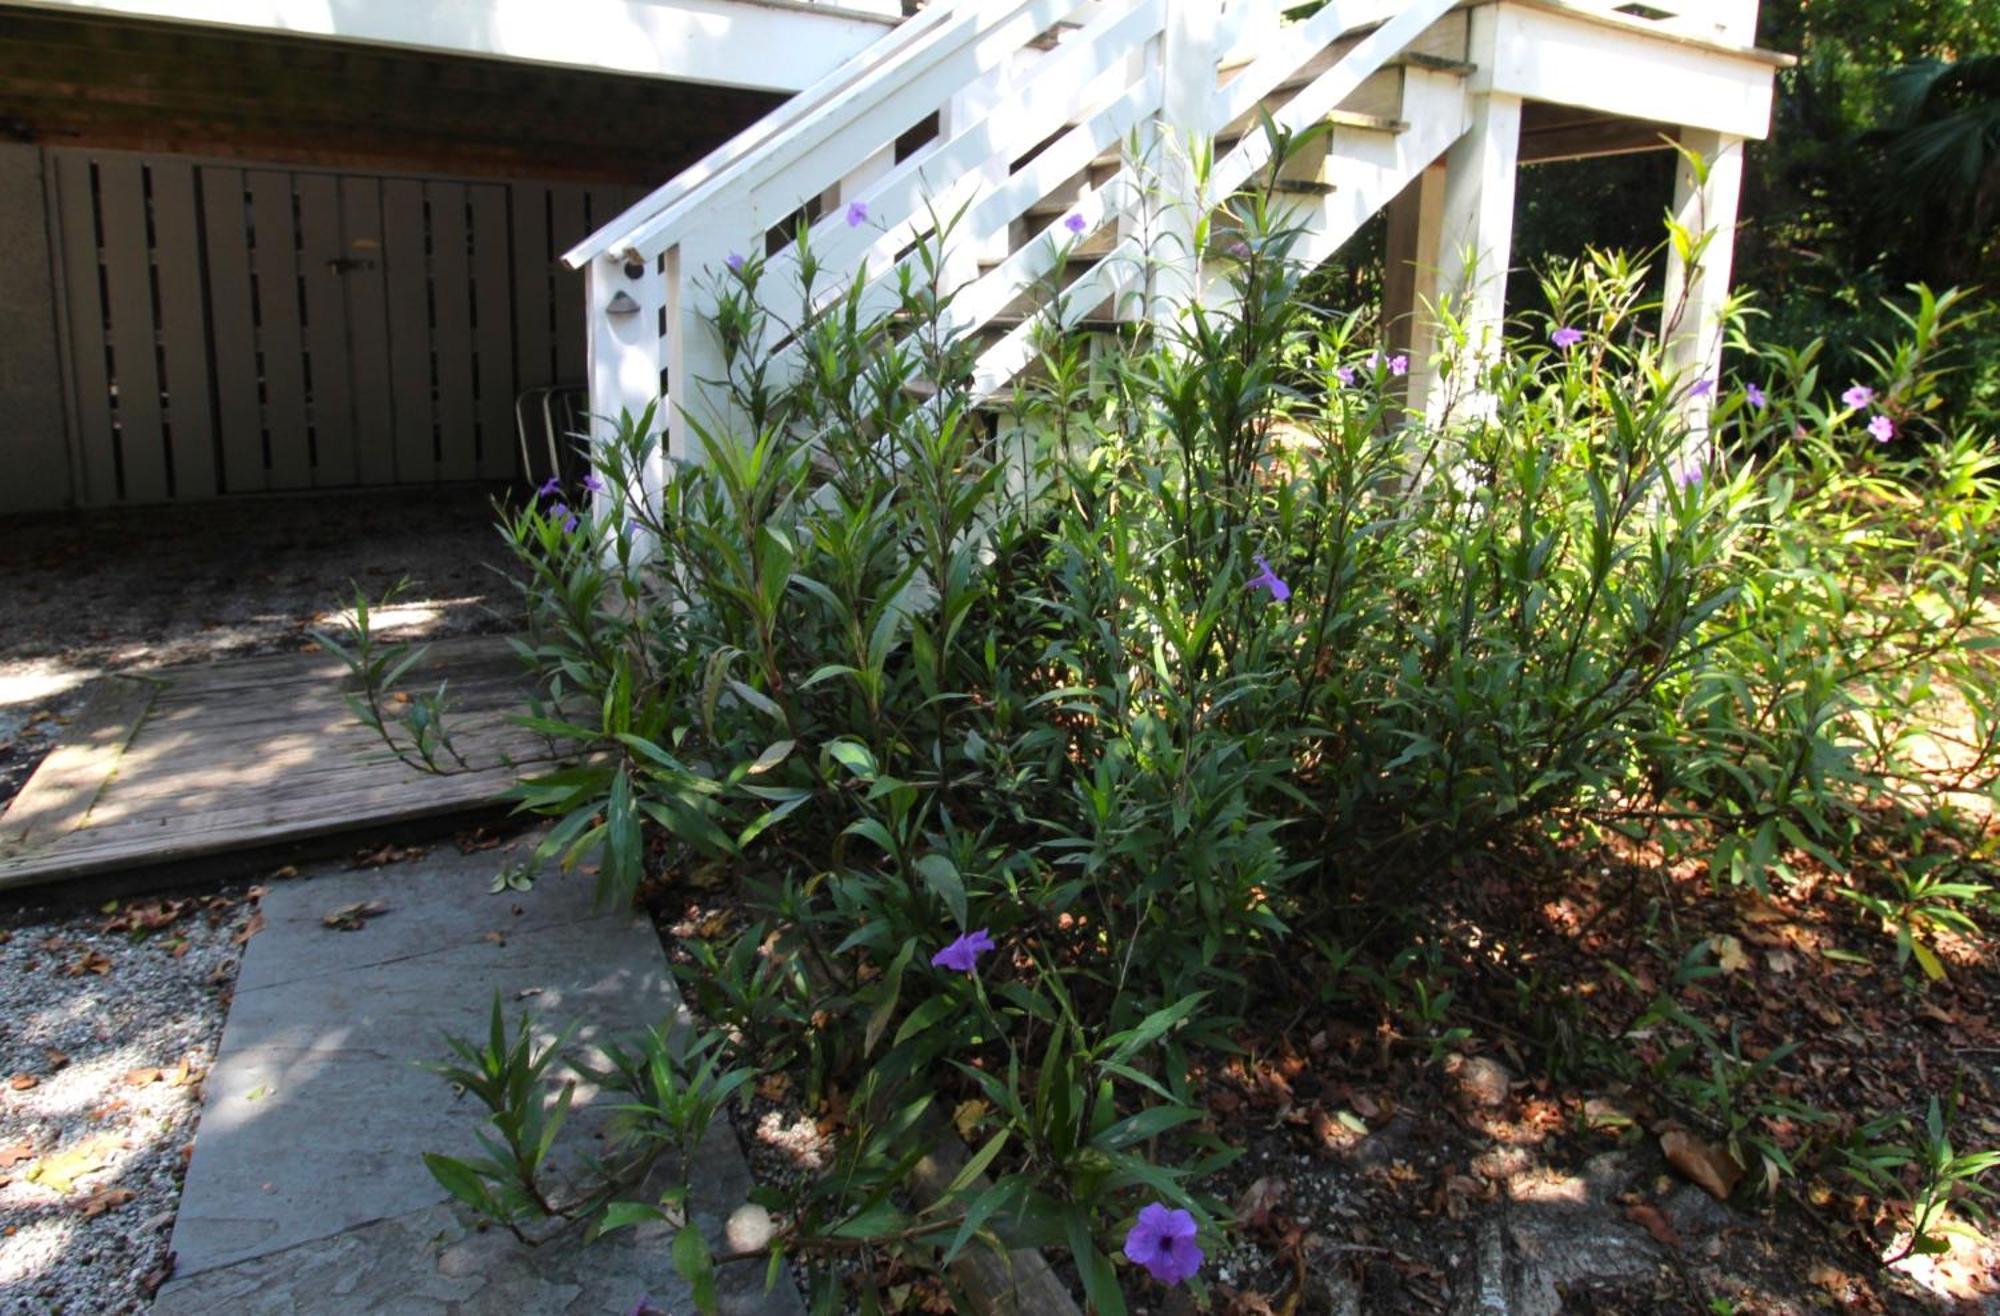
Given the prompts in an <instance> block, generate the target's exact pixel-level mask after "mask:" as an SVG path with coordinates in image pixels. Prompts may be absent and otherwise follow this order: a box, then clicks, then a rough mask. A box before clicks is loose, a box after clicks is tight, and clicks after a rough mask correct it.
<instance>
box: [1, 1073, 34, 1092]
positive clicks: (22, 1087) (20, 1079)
mask: <svg viewBox="0 0 2000 1316" xmlns="http://www.w3.org/2000/svg"><path fill="white" fill-rule="evenodd" d="M41 1081H42V1080H40V1079H39V1078H36V1077H35V1076H34V1075H33V1074H16V1075H14V1077H12V1078H10V1079H8V1080H7V1086H8V1087H10V1088H12V1089H14V1090H15V1091H16V1092H26V1091H27V1090H28V1089H29V1088H31V1087H33V1086H35V1084H37V1083H39V1082H41Z"/></svg>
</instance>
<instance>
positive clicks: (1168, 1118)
mask: <svg viewBox="0 0 2000 1316" xmlns="http://www.w3.org/2000/svg"><path fill="white" fill-rule="evenodd" d="M1200 1113H1201V1112H1199V1111H1195V1110H1190V1109H1188V1108H1187V1107H1185V1106H1154V1107H1152V1108H1151V1109H1150V1110H1142V1111H1140V1112H1139V1113H1138V1114H1137V1115H1130V1116H1127V1117H1126V1118H1124V1119H1122V1120H1119V1121H1118V1122H1117V1123H1116V1124H1113V1125H1112V1126H1111V1127H1110V1128H1108V1129H1106V1130H1104V1132H1102V1133H1100V1134H1098V1135H1097V1136H1096V1137H1095V1138H1092V1139H1091V1140H1090V1143H1091V1146H1093V1147H1097V1148H1100V1149H1102V1150H1105V1151H1116V1150H1117V1149H1118V1148H1120V1147H1129V1146H1131V1145H1132V1144H1133V1143H1135V1142H1144V1141H1145V1140H1146V1139H1148V1138H1153V1137H1157V1136H1159V1135H1160V1134H1162V1133H1165V1132H1166V1131H1167V1130H1168V1129H1171V1128H1177V1127H1179V1126H1180V1125H1182V1124H1185V1123H1187V1122H1188V1121H1189V1120H1191V1119H1195V1118H1197V1117H1198V1116H1199V1115H1200Z"/></svg>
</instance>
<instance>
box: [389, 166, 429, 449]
mask: <svg viewBox="0 0 2000 1316" xmlns="http://www.w3.org/2000/svg"><path fill="white" fill-rule="evenodd" d="M382 238H383V274H384V277H385V278H386V280H387V285H386V286H387V294H388V306H389V382H390V393H391V396H392V397H393V398H394V400H395V416H396V424H395V436H396V479H397V480H399V481H402V482H405V483H419V482H422V481H428V480H435V479H436V478H437V448H436V442H435V437H434V434H433V429H432V402H431V398H432V385H433V380H432V376H431V307H430V264H429V259H428V256H427V255H426V252H425V245H426V243H425V219H424V185H423V184H422V183H419V182H415V181H413V180H410V179H403V178H397V179H390V180H388V181H387V182H384V183H383V184H382Z"/></svg>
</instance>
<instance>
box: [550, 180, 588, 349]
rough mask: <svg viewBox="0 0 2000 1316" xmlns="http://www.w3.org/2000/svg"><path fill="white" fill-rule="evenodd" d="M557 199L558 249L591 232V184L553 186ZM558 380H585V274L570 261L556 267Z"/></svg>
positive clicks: (553, 241)
mask: <svg viewBox="0 0 2000 1316" xmlns="http://www.w3.org/2000/svg"><path fill="white" fill-rule="evenodd" d="M549 190H550V193H551V195H552V196H553V197H554V199H555V207H554V216H555V221H554V223H553V224H552V225H551V229H552V231H551V233H550V235H549V236H550V239H551V245H552V246H553V247H554V248H555V250H556V251H558V252H563V251H567V250H569V249H570V248H571V247H572V246H574V245H576V244H577V243H579V242H581V241H583V240H584V239H585V238H587V237H589V236H590V219H589V216H588V215H587V214H586V213H585V209H584V207H585V205H586V204H587V203H586V201H585V193H586V192H587V191H588V189H587V188H584V187H581V186H578V185H576V184H573V183H560V184H557V185H556V186H555V187H553V188H551V189H549ZM554 296H555V310H556V380H555V382H556V383H558V384H576V383H581V382H582V380H583V369H584V349H585V347H586V346H587V344H586V343H585V342H584V337H583V275H582V274H581V273H580V272H578V271H576V270H573V269H570V268H569V267H568V266H567V265H558V266H557V267H556V278H555V291H554Z"/></svg>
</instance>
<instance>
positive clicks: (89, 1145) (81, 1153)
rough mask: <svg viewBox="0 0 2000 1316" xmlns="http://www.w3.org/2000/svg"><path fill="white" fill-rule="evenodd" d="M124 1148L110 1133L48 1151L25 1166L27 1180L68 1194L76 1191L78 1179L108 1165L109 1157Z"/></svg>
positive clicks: (52, 1190)
mask: <svg viewBox="0 0 2000 1316" xmlns="http://www.w3.org/2000/svg"><path fill="white" fill-rule="evenodd" d="M123 1145H124V1144H123V1142H122V1141H120V1139H119V1138H118V1137H117V1136H115V1135H113V1134H109V1133H103V1134H99V1135H98V1136H97V1137H95V1138H86V1139H85V1140H84V1141H82V1142H80V1143H77V1144H76V1145H75V1146H73V1147H65V1148H62V1149H61V1150H59V1151H54V1152H51V1153H49V1154H48V1155H47V1156H44V1157H42V1159H40V1160H39V1161H36V1162H35V1163H34V1164H33V1165H31V1166H29V1167H28V1173H27V1176H26V1177H27V1180H28V1182H30V1183H38V1184H40V1185H42V1187H44V1188H47V1189H49V1190H50V1191H51V1192H57V1193H63V1194H65V1195H67V1194H69V1193H72V1192H74V1191H76V1181H77V1180H78V1179H81V1178H83V1177H84V1176H85V1175H87V1174H95V1173H97V1172H98V1171H99V1170H101V1169H103V1168H104V1167H105V1166H107V1165H109V1164H110V1163H111V1157H112V1155H113V1154H114V1153H116V1152H117V1151H118V1149H119V1148H120V1147H121V1146H123Z"/></svg>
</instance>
